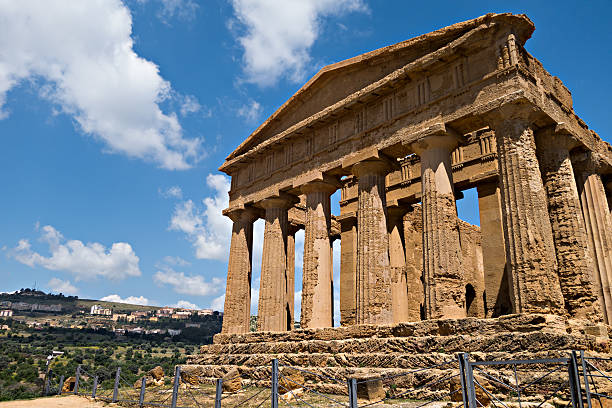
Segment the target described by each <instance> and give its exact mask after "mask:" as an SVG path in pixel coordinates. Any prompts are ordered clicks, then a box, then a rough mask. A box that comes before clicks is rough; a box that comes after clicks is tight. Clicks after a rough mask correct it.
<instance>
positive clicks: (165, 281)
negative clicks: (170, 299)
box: [153, 265, 225, 296]
mask: <svg viewBox="0 0 612 408" xmlns="http://www.w3.org/2000/svg"><path fill="white" fill-rule="evenodd" d="M158 269H161V270H158V271H157V272H155V274H154V275H153V281H154V282H155V283H157V284H158V285H160V286H163V285H169V286H171V287H172V288H173V289H174V291H175V292H176V293H182V294H184V295H196V296H208V295H214V294H216V293H218V292H219V291H220V290H221V289H222V288H223V287H224V284H225V282H223V280H222V279H219V278H212V280H211V281H206V280H204V277H203V276H202V275H186V274H185V273H183V272H177V271H175V270H174V269H172V268H170V267H169V266H167V265H159V267H158Z"/></svg>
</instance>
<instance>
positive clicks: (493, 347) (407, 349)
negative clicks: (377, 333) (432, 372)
mask: <svg viewBox="0 0 612 408" xmlns="http://www.w3.org/2000/svg"><path fill="white" fill-rule="evenodd" d="M608 347H609V346H608V342H605V341H601V340H600V339H597V338H596V337H594V336H576V335H571V334H567V333H546V332H529V333H502V334H496V335H490V336H469V335H456V336H422V337H390V338H389V337H384V338H376V337H374V338H366V339H364V338H356V339H346V340H303V341H277V342H270V343H230V344H212V345H206V346H202V347H201V349H200V354H201V355H211V356H223V355H227V354H232V355H241V354H242V355H245V356H247V357H248V356H253V355H263V354H291V353H294V354H295V353H304V354H315V353H330V354H338V353H347V354H348V353H354V354H366V353H370V352H372V351H376V352H379V353H436V352H438V353H458V352H476V351H485V352H486V351H499V350H504V351H506V352H521V351H529V352H536V351H543V350H570V349H573V350H593V351H607V348H608Z"/></svg>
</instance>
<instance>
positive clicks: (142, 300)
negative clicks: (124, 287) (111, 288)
mask: <svg viewBox="0 0 612 408" xmlns="http://www.w3.org/2000/svg"><path fill="white" fill-rule="evenodd" d="M100 300H101V301H103V302H115V303H127V304H130V305H141V306H148V305H149V299H147V298H146V297H144V296H128V297H126V298H125V299H124V298H122V297H121V296H119V295H117V294H113V295H108V296H104V297H103V298H102V299H100Z"/></svg>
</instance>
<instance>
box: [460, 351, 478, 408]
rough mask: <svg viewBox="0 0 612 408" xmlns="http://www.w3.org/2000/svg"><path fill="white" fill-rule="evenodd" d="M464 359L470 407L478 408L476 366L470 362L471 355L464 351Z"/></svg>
mask: <svg viewBox="0 0 612 408" xmlns="http://www.w3.org/2000/svg"><path fill="white" fill-rule="evenodd" d="M463 359H464V364H465V387H466V393H467V399H468V408H478V402H476V385H475V384H474V367H472V364H471V363H470V355H469V354H468V353H463Z"/></svg>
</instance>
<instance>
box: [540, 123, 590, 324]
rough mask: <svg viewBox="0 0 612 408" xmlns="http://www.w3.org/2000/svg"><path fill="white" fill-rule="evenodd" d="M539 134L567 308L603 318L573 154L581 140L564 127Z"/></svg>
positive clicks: (578, 315) (574, 314)
mask: <svg viewBox="0 0 612 408" xmlns="http://www.w3.org/2000/svg"><path fill="white" fill-rule="evenodd" d="M558 127H559V126H558ZM536 138H537V139H536V142H537V149H538V159H539V162H540V168H541V170H542V178H543V181H544V187H545V188H546V192H547V197H548V214H549V216H550V224H551V227H552V233H553V240H554V243H555V252H556V254H557V270H558V274H559V283H560V285H561V292H562V293H563V298H564V300H565V308H566V309H567V311H568V313H569V314H570V316H572V317H575V318H587V319H589V320H591V321H594V322H597V321H601V316H602V314H601V309H600V306H599V301H598V297H597V293H596V289H595V286H594V281H593V272H592V271H593V261H592V259H591V255H590V253H589V249H588V245H587V235H586V229H585V225H584V220H583V218H582V215H581V209H580V198H579V197H578V189H577V187H576V181H575V179H574V169H573V167H572V161H571V160H570V154H569V151H570V149H572V148H573V147H575V146H576V145H577V141H576V140H575V139H574V138H573V137H572V136H571V135H570V134H569V133H566V132H564V131H562V130H560V127H559V129H558V131H555V130H554V129H552V128H548V129H545V130H542V131H540V132H538V134H537V135H536Z"/></svg>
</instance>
